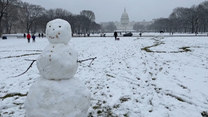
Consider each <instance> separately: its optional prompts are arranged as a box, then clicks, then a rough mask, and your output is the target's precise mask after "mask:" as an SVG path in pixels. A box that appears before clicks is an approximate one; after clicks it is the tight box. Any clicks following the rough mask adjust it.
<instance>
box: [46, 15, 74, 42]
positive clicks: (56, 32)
mask: <svg viewBox="0 0 208 117" xmlns="http://www.w3.org/2000/svg"><path fill="white" fill-rule="evenodd" d="M71 35H72V34H71V25H70V24H69V23H68V22H67V21H65V20H62V19H55V20H52V21H50V22H48V23H47V25H46V37H47V38H48V40H49V42H50V43H52V44H59V43H63V44H68V42H69V40H70V39H71Z"/></svg>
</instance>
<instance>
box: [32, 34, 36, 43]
mask: <svg viewBox="0 0 208 117" xmlns="http://www.w3.org/2000/svg"><path fill="white" fill-rule="evenodd" d="M32 39H33V42H35V35H34V34H33V35H32Z"/></svg>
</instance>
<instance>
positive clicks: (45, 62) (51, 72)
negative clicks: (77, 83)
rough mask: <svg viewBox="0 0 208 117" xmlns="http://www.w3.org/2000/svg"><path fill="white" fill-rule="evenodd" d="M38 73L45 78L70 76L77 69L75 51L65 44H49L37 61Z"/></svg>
mask: <svg viewBox="0 0 208 117" xmlns="http://www.w3.org/2000/svg"><path fill="white" fill-rule="evenodd" d="M37 67H38V69H39V71H40V74H42V75H43V77H44V78H46V79H53V80H63V79H69V78H72V77H73V76H74V75H75V73H76V71H77V67H78V64H77V52H76V51H74V49H72V48H71V47H70V46H68V45H65V44H49V45H48V46H47V47H46V48H45V50H44V51H43V52H42V54H41V55H40V56H39V58H38V61H37Z"/></svg>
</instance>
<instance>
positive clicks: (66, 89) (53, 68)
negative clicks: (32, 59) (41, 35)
mask: <svg viewBox="0 0 208 117" xmlns="http://www.w3.org/2000/svg"><path fill="white" fill-rule="evenodd" d="M46 36H47V38H48V41H49V45H48V46H47V47H46V48H45V49H44V50H43V52H42V54H41V55H40V56H39V57H38V59H37V68H38V70H39V73H40V77H39V78H38V80H37V81H36V82H35V83H34V84H33V85H32V86H31V88H30V90H29V93H28V95H27V98H26V101H25V110H26V117H86V116H87V112H88V108H89V106H90V93H89V92H88V90H87V88H86V87H85V86H84V84H82V82H81V81H80V80H79V79H77V78H74V75H75V73H76V71H77V67H78V63H77V52H76V51H75V50H74V49H73V48H71V46H70V45H69V44H68V42H69V41H70V39H71V26H70V24H69V23H68V22H67V21H65V20H62V19H55V20H52V21H50V22H48V24H47V26H46Z"/></svg>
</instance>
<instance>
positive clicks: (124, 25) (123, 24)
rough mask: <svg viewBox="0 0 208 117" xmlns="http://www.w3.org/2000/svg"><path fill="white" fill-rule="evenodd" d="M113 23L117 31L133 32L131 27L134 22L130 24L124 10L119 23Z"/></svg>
mask: <svg viewBox="0 0 208 117" xmlns="http://www.w3.org/2000/svg"><path fill="white" fill-rule="evenodd" d="M114 23H115V25H116V27H117V30H120V31H129V30H132V31H133V26H134V24H135V22H130V20H129V15H128V13H127V12H126V9H124V12H123V13H122V15H121V19H120V22H114Z"/></svg>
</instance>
